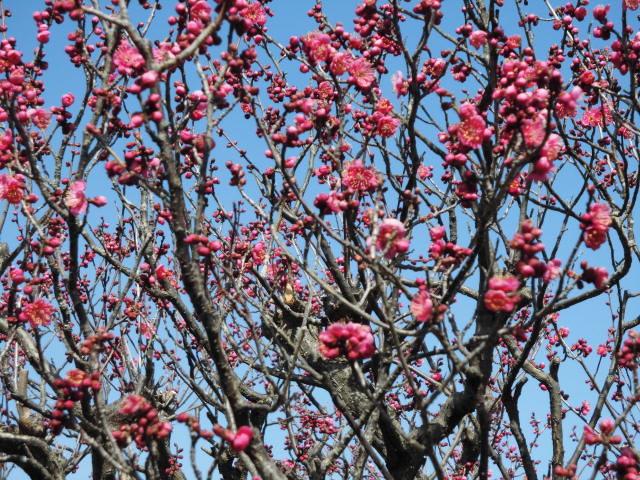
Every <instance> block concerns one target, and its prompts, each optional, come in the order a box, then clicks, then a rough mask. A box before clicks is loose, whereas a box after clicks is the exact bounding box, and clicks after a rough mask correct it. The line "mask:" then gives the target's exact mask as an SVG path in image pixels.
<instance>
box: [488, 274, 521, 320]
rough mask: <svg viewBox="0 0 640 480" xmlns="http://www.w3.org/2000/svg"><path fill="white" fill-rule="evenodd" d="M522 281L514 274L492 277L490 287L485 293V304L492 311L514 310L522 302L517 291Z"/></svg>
mask: <svg viewBox="0 0 640 480" xmlns="http://www.w3.org/2000/svg"><path fill="white" fill-rule="evenodd" d="M518 288H520V282H519V281H518V279H517V278H516V277H514V276H512V275H508V276H506V277H492V278H491V279H489V289H488V290H487V291H486V292H485V293H484V306H485V307H486V308H487V310H491V311H492V312H500V311H503V312H512V311H513V310H514V308H515V307H516V305H518V303H519V302H520V296H519V295H518V294H517V293H516V292H517V290H518Z"/></svg>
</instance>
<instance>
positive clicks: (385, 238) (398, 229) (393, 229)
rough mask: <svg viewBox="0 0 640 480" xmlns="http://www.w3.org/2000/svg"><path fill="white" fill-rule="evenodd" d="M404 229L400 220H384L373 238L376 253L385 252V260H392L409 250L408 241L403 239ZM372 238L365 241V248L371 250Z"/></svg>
mask: <svg viewBox="0 0 640 480" xmlns="http://www.w3.org/2000/svg"><path fill="white" fill-rule="evenodd" d="M405 233H406V229H405V228H404V225H403V224H402V222H401V221H400V220H397V219H395V218H385V219H384V220H383V221H382V222H381V223H380V226H379V227H378V234H377V236H376V238H375V248H376V252H385V255H384V256H385V257H386V258H393V257H395V256H396V255H398V254H401V253H405V252H406V251H407V250H409V240H408V239H407V238H405V236H404V235H405ZM373 241H374V239H373V237H369V238H368V239H367V246H368V247H369V248H371V245H372V244H373Z"/></svg>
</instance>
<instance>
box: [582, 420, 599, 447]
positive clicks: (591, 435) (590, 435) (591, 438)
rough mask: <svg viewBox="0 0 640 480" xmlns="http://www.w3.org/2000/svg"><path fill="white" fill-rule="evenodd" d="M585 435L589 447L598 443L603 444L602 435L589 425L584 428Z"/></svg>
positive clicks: (585, 441)
mask: <svg viewBox="0 0 640 480" xmlns="http://www.w3.org/2000/svg"><path fill="white" fill-rule="evenodd" d="M583 435H584V443H586V444H587V445H596V444H598V443H601V439H600V435H598V434H597V433H596V432H595V431H594V430H593V428H591V427H590V426H588V425H586V426H585V427H584V432H583Z"/></svg>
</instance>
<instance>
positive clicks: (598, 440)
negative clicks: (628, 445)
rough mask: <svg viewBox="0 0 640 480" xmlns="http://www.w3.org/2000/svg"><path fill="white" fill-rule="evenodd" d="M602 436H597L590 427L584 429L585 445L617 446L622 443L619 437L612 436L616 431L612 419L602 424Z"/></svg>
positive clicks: (605, 420) (606, 419) (607, 419)
mask: <svg viewBox="0 0 640 480" xmlns="http://www.w3.org/2000/svg"><path fill="white" fill-rule="evenodd" d="M599 427H600V434H597V433H596V432H595V431H594V430H593V428H591V427H590V426H588V425H587V426H585V427H584V443H586V444H587V445H597V444H603V445H617V444H618V443H620V442H622V437H620V436H619V435H611V434H612V433H613V430H614V429H615V424H614V423H613V420H611V419H610V418H605V419H604V420H602V421H601V422H600V425H599Z"/></svg>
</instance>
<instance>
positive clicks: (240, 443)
mask: <svg viewBox="0 0 640 480" xmlns="http://www.w3.org/2000/svg"><path fill="white" fill-rule="evenodd" d="M252 438H253V430H252V429H251V427H249V426H247V425H242V426H241V427H240V428H239V429H238V431H237V432H236V434H235V436H234V437H233V440H232V441H231V447H232V448H233V449H234V450H235V451H236V452H242V451H243V450H245V449H246V448H247V447H248V446H249V444H250V443H251V439H252Z"/></svg>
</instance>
